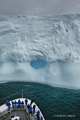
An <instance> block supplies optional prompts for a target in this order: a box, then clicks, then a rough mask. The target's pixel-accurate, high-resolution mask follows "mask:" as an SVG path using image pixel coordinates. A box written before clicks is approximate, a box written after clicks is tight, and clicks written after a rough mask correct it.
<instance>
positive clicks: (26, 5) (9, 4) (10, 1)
mask: <svg viewBox="0 0 80 120" xmlns="http://www.w3.org/2000/svg"><path fill="white" fill-rule="evenodd" d="M76 13H77V14H79V13H80V0H0V15H52V14H76Z"/></svg>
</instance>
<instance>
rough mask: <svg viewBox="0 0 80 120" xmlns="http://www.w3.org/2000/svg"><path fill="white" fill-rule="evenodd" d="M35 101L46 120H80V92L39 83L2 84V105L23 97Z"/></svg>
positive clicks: (0, 92) (0, 98)
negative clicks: (22, 95)
mask: <svg viewBox="0 0 80 120" xmlns="http://www.w3.org/2000/svg"><path fill="white" fill-rule="evenodd" d="M22 89H23V93H24V97H25V98H29V99H33V100H34V102H35V103H36V104H37V105H38V107H39V108H40V110H41V111H42V113H43V115H44V117H45V119H46V120H80V90H72V89H65V88H57V87H51V86H48V85H44V84H39V83H29V82H8V83H1V84H0V105H2V104H4V103H5V102H6V101H7V100H12V99H15V98H20V97H21V93H22V92H21V91H22Z"/></svg>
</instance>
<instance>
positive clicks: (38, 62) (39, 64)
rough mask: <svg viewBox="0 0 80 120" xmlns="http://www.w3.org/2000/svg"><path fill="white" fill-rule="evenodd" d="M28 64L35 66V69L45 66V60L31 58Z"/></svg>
mask: <svg viewBox="0 0 80 120" xmlns="http://www.w3.org/2000/svg"><path fill="white" fill-rule="evenodd" d="M30 65H31V66H32V67H33V68H35V69H39V68H43V67H45V66H46V62H45V60H43V59H37V60H32V61H31V62H30Z"/></svg>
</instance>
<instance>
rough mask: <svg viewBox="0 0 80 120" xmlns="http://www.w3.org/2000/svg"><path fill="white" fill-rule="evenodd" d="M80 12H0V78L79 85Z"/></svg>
mask: <svg viewBox="0 0 80 120" xmlns="http://www.w3.org/2000/svg"><path fill="white" fill-rule="evenodd" d="M79 79H80V15H79V14H77V15H52V16H0V81H1V82H6V81H14V80H17V81H18V80H19V81H20V80H23V81H30V82H40V83H44V84H50V85H53V86H60V87H68V88H79V89H80V80H79Z"/></svg>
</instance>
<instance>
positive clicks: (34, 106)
mask: <svg viewBox="0 0 80 120" xmlns="http://www.w3.org/2000/svg"><path fill="white" fill-rule="evenodd" d="M35 108H36V105H33V114H34V113H35Z"/></svg>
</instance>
